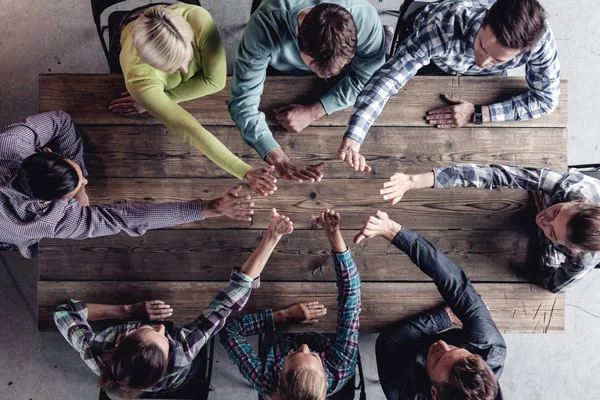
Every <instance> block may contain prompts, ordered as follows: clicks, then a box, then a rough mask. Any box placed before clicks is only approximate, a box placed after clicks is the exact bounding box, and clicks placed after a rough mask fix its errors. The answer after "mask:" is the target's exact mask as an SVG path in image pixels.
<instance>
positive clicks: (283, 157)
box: [265, 147, 289, 165]
mask: <svg viewBox="0 0 600 400" xmlns="http://www.w3.org/2000/svg"><path fill="white" fill-rule="evenodd" d="M265 160H267V162H268V163H269V164H271V165H276V164H281V163H283V162H285V161H288V160H289V157H288V156H287V154H285V152H284V151H283V149H282V148H281V147H276V148H274V149H273V150H271V151H270V152H268V153H267V156H266V157H265Z"/></svg>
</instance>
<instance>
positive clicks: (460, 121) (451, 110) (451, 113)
mask: <svg viewBox="0 0 600 400" xmlns="http://www.w3.org/2000/svg"><path fill="white" fill-rule="evenodd" d="M444 98H445V99H446V100H447V101H448V102H450V103H453V104H454V105H452V106H447V107H441V108H436V109H435V110H430V111H427V116H426V117H425V119H426V120H427V122H428V123H429V124H431V125H435V126H436V128H460V127H463V126H465V125H467V124H468V123H469V122H471V120H472V118H473V113H474V112H475V105H474V104H473V103H469V102H468V101H465V100H463V99H461V98H460V97H451V96H448V95H446V94H445V95H444Z"/></svg>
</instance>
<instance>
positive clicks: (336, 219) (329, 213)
mask: <svg viewBox="0 0 600 400" xmlns="http://www.w3.org/2000/svg"><path fill="white" fill-rule="evenodd" d="M310 219H311V221H314V222H316V223H317V224H319V225H321V227H322V228H323V229H325V231H326V232H328V233H333V232H339V230H340V214H339V213H337V212H335V211H333V210H330V209H329V208H328V209H326V210H325V211H322V212H321V214H319V215H311V216H310Z"/></svg>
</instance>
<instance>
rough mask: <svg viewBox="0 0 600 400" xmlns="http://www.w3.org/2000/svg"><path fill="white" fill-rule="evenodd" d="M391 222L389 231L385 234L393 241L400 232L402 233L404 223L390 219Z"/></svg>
mask: <svg viewBox="0 0 600 400" xmlns="http://www.w3.org/2000/svg"><path fill="white" fill-rule="evenodd" d="M390 222H391V224H390V227H389V229H388V231H387V232H386V234H385V238H386V239H387V240H389V241H390V242H391V241H392V240H394V238H395V237H396V236H397V235H398V233H400V231H401V230H402V225H400V224H399V223H397V222H396V221H390Z"/></svg>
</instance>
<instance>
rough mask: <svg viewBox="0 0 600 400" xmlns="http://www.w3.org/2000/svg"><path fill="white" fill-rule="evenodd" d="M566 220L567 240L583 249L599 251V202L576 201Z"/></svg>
mask: <svg viewBox="0 0 600 400" xmlns="http://www.w3.org/2000/svg"><path fill="white" fill-rule="evenodd" d="M575 210H576V211H575V214H573V216H572V217H571V219H569V222H567V242H568V244H569V245H572V246H575V247H577V249H579V250H583V251H600V204H594V203H587V202H585V203H583V202H582V203H577V205H576V206H575Z"/></svg>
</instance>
